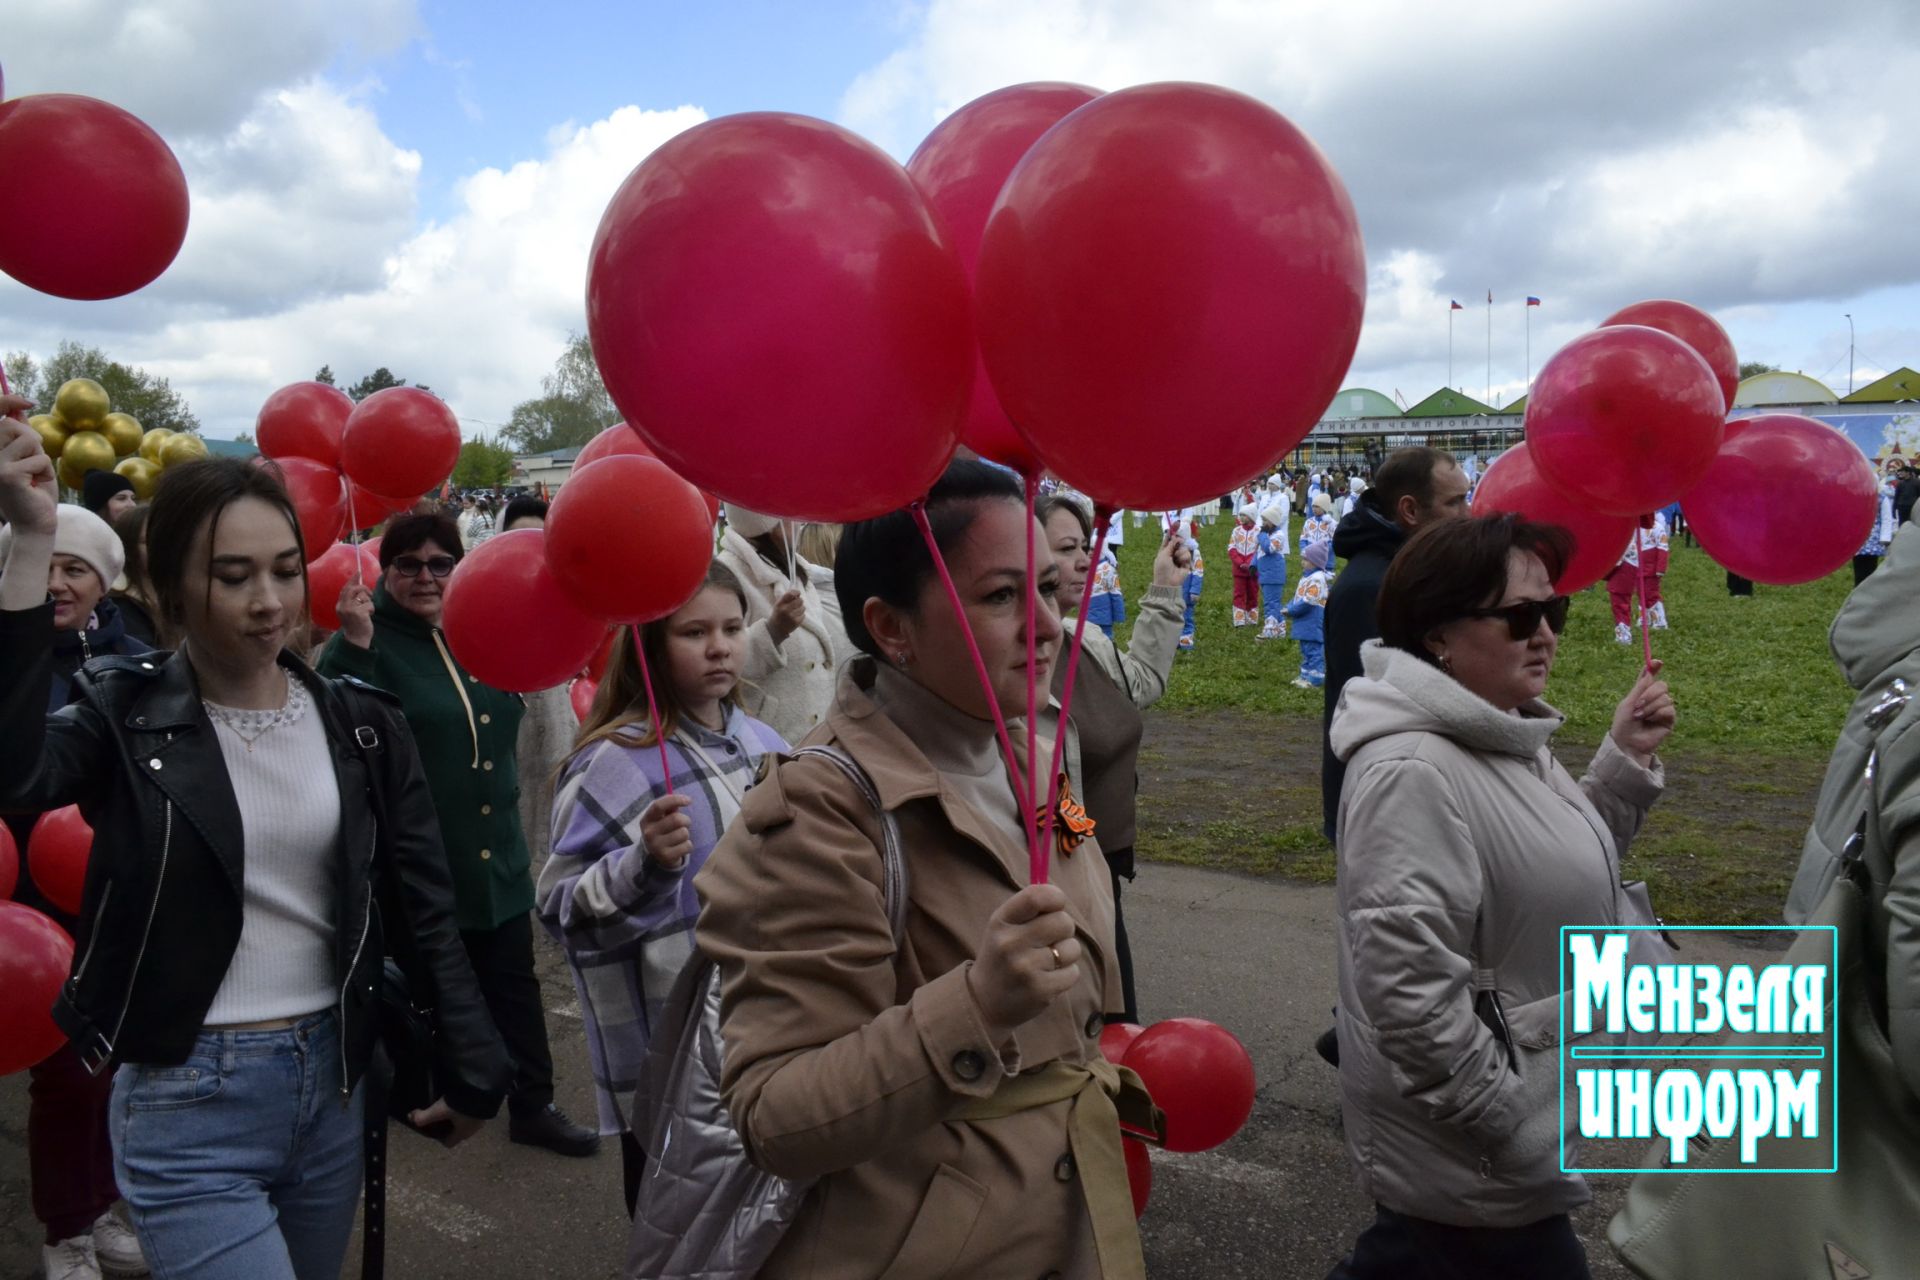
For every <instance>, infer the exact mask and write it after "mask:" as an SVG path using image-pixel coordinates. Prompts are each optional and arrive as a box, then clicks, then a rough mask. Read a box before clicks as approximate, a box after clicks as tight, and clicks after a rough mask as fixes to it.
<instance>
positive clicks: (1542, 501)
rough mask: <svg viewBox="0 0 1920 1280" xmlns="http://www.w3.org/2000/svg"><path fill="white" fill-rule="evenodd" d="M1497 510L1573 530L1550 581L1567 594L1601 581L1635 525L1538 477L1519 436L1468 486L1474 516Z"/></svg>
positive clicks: (1632, 521) (1631, 538)
mask: <svg viewBox="0 0 1920 1280" xmlns="http://www.w3.org/2000/svg"><path fill="white" fill-rule="evenodd" d="M1501 511H1512V512H1516V513H1518V514H1520V515H1523V516H1525V517H1526V518H1527V519H1529V520H1534V521H1538V522H1540V523H1543V524H1557V525H1559V526H1560V527H1561V528H1563V529H1565V530H1567V532H1569V533H1571V534H1572V535H1573V557H1572V559H1570V560H1569V561H1568V562H1567V567H1566V569H1565V570H1564V571H1563V572H1562V573H1561V574H1560V578H1559V580H1558V581H1556V582H1555V583H1554V584H1553V589H1554V590H1555V591H1558V592H1560V593H1561V594H1562V595H1569V596H1570V595H1572V594H1573V593H1574V592H1576V591H1584V590H1586V589H1587V588H1588V587H1590V586H1592V585H1593V584H1594V583H1596V582H1598V581H1600V579H1602V578H1604V577H1606V576H1607V574H1608V572H1609V571H1611V570H1612V568H1613V566H1614V565H1616V564H1619V563H1620V557H1621V556H1622V555H1623V554H1625V552H1626V549H1627V544H1628V543H1629V542H1631V541H1632V540H1633V531H1634V529H1635V528H1636V527H1637V523H1636V521H1635V518H1634V517H1633V516H1609V515H1602V514H1600V513H1599V512H1597V511H1589V510H1588V509H1587V508H1585V507H1583V506H1581V505H1579V504H1578V503H1576V502H1572V501H1569V500H1568V498H1567V496H1566V495H1565V494H1563V493H1561V492H1560V491H1559V490H1558V489H1556V488H1554V487H1553V486H1552V485H1550V484H1548V483H1547V482H1546V480H1545V479H1543V478H1542V477H1541V475H1540V472H1539V470H1538V469H1537V468H1535V466H1534V465H1533V455H1532V454H1531V453H1530V452H1529V451H1528V449H1527V442H1526V441H1524V440H1522V441H1521V442H1520V443H1519V444H1517V445H1515V446H1513V448H1511V449H1509V450H1507V451H1506V452H1505V453H1503V454H1501V455H1500V456H1499V457H1497V458H1495V459H1494V460H1493V465H1492V466H1490V467H1488V468H1487V472H1486V474H1485V475H1483V476H1481V477H1480V483H1479V484H1478V485H1477V486H1476V487H1475V488H1474V491H1473V513H1474V514H1475V515H1477V516H1478V515H1492V514H1494V513H1495V512H1501Z"/></svg>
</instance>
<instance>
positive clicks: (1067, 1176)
mask: <svg viewBox="0 0 1920 1280" xmlns="http://www.w3.org/2000/svg"><path fill="white" fill-rule="evenodd" d="M1053 1177H1054V1181H1056V1182H1072V1181H1073V1152H1071V1151H1069V1152H1067V1154H1066V1155H1063V1156H1061V1157H1060V1158H1059V1159H1058V1160H1055V1161H1054V1162H1053Z"/></svg>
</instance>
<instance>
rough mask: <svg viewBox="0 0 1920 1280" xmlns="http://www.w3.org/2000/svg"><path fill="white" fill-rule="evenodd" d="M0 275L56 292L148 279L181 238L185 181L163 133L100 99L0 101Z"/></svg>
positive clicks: (92, 294)
mask: <svg viewBox="0 0 1920 1280" xmlns="http://www.w3.org/2000/svg"><path fill="white" fill-rule="evenodd" d="M0 173H5V174H10V175H12V177H13V182H12V183H11V185H12V186H13V188H14V191H13V193H12V196H11V198H9V199H8V200H6V201H4V202H0V271H5V272H6V273H7V274H8V275H10V276H12V277H13V278H14V279H15V280H18V281H19V282H20V283H21V284H24V285H26V286H27V287H28V288H30V289H38V290H40V292H42V293H51V294H53V295H54V296H56V297H60V298H81V299H99V298H117V297H119V296H121V295H122V294H127V293H132V292H133V291H134V290H136V289H139V288H143V287H144V286H146V285H148V284H151V283H152V282H153V281H154V280H155V279H156V278H158V276H159V275H160V273H161V272H162V271H165V270H166V269H167V267H168V266H169V265H170V264H171V263H172V262H173V259H174V255H175V254H177V253H179V252H180V244H181V242H182V241H183V240H185V239H186V236H187V179H186V175H185V174H183V173H181V172H180V162H179V161H178V160H176V159H174V155H173V152H172V151H170V150H168V148H167V144H166V143H165V142H162V141H161V140H160V135H159V134H157V133H155V132H154V131H153V130H152V129H150V128H148V127H147V126H146V125H145V124H143V123H142V122H141V121H140V120H139V119H137V118H136V117H134V116H132V115H130V114H128V113H127V112H125V111H123V110H121V109H120V108H119V107H116V106H114V105H113V104H112V103H108V102H102V101H100V100H99V99H98V98H86V97H81V96H80V95H78V94H71V93H37V94H30V95H28V96H27V97H24V98H15V99H14V100H13V101H12V102H8V103H4V104H0Z"/></svg>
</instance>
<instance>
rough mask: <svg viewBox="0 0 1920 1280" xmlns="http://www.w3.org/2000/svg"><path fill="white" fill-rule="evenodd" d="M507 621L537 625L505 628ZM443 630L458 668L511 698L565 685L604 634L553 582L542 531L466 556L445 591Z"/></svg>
mask: <svg viewBox="0 0 1920 1280" xmlns="http://www.w3.org/2000/svg"><path fill="white" fill-rule="evenodd" d="M503 617H514V618H526V619H532V620H535V621H536V622H537V624H538V625H536V626H502V625H501V619H502V618H503ZM440 625H441V627H442V629H443V630H445V632H446V633H447V645H448V647H449V648H451V649H452V650H453V656H454V657H456V658H458V659H459V660H460V665H461V666H463V667H465V668H466V669H467V671H468V672H469V673H471V674H472V675H475V676H477V677H479V678H480V680H481V681H483V682H484V683H486V684H490V685H492V686H493V687H494V688H496V689H505V690H507V691H508V692H509V693H531V692H532V691H533V690H535V689H551V688H553V687H555V686H556V685H562V684H565V683H566V682H567V678H568V677H569V676H571V675H573V674H574V673H575V672H577V671H579V670H580V668H582V667H584V666H585V665H586V664H587V659H588V658H590V657H591V656H592V655H593V651H594V649H595V648H596V647H598V646H599V644H600V642H601V639H602V637H604V636H605V635H606V630H607V629H606V624H605V623H603V622H602V621H600V619H598V618H596V617H594V616H593V615H592V614H590V613H587V612H585V611H584V610H582V609H580V608H579V607H578V606H577V605H575V604H574V603H573V601H571V600H570V599H568V598H567V595H566V593H565V592H563V591H562V590H561V589H560V586H559V584H558V583H557V582H555V581H554V578H553V574H552V573H551V572H549V570H548V568H547V555H546V534H544V533H543V532H541V531H540V530H538V529H514V530H512V531H511V532H508V533H501V534H496V535H494V536H493V537H491V538H488V539H487V540H486V541H485V542H482V543H481V544H480V545H479V546H477V547H475V548H474V549H473V550H472V551H471V552H469V553H468V554H467V557H466V559H464V560H462V561H461V562H460V567H459V568H458V569H456V570H455V571H454V574H453V577H452V578H451V579H450V580H449V581H448V583H447V603H446V607H445V609H444V610H443V612H442V613H441V620H440Z"/></svg>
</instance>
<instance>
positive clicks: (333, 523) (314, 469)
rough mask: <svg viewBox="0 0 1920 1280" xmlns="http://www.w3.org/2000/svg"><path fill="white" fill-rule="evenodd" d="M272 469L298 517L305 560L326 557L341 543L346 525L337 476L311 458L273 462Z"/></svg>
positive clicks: (343, 496) (344, 497) (342, 492)
mask: <svg viewBox="0 0 1920 1280" xmlns="http://www.w3.org/2000/svg"><path fill="white" fill-rule="evenodd" d="M273 465H274V466H275V467H276V468H277V469H278V470H279V472H280V479H281V481H282V482H283V483H284V484H285V485H286V486H287V496H288V497H289V498H292V499H293V510H294V513H295V514H297V515H298V516H299V517H300V537H301V539H302V540H303V541H304V542H305V543H306V546H307V559H308V560H309V561H312V560H314V559H315V558H316V557H318V556H320V555H323V554H325V552H326V550H327V548H328V547H331V546H332V545H333V544H334V543H336V542H338V541H339V540H340V534H341V532H342V531H343V530H344V528H345V527H346V523H347V495H346V490H345V489H344V488H343V487H342V486H341V482H340V473H339V472H338V471H336V470H334V469H333V468H332V467H330V466H328V465H327V464H326V463H324V462H315V461H314V460H313V459H312V458H295V457H287V458H276V459H274V462H273Z"/></svg>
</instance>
